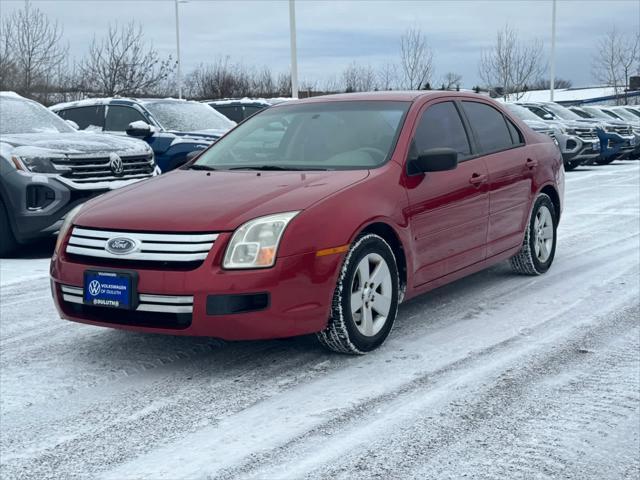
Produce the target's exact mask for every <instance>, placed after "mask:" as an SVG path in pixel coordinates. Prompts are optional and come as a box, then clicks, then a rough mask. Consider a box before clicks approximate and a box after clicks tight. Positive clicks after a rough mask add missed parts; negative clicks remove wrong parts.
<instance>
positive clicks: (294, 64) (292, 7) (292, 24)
mask: <svg viewBox="0 0 640 480" xmlns="http://www.w3.org/2000/svg"><path fill="white" fill-rule="evenodd" d="M289 31H290V39H291V96H292V97H293V98H298V53H297V49H296V4H295V0H289Z"/></svg>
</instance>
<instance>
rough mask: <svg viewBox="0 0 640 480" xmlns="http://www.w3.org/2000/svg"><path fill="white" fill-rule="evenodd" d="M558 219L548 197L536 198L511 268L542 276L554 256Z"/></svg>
mask: <svg viewBox="0 0 640 480" xmlns="http://www.w3.org/2000/svg"><path fill="white" fill-rule="evenodd" d="M557 228H558V218H557V216H556V209H555V207H554V205H553V202H552V201H551V198H549V196H548V195H546V194H544V193H541V194H540V195H538V198H536V201H535V203H534V204H533V209H532V211H531V218H530V219H529V224H528V225H527V231H526V232H525V235H524V241H523V242H522V247H521V248H520V251H519V252H518V253H516V254H515V255H514V256H513V257H511V268H513V270H515V271H516V272H518V273H522V274H525V275H542V274H543V273H545V272H546V271H547V270H549V267H551V264H552V263H553V258H554V257H555V254H556V239H557Z"/></svg>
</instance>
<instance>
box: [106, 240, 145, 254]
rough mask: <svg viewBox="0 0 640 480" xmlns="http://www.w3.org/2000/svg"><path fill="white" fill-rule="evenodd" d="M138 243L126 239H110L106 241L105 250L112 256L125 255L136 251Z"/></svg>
mask: <svg viewBox="0 0 640 480" xmlns="http://www.w3.org/2000/svg"><path fill="white" fill-rule="evenodd" d="M138 246H139V243H138V242H137V241H136V240H134V239H132V238H127V237H115V238H110V239H109V240H108V241H107V244H106V246H105V250H107V252H109V253H113V254H114V255H126V254H128V253H131V252H133V251H135V250H137V249H138Z"/></svg>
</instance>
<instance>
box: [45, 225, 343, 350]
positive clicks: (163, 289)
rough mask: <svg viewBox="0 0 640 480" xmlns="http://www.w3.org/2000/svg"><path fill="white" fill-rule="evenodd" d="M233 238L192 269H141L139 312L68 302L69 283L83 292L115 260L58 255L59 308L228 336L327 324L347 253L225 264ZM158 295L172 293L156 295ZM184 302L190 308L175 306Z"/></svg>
mask: <svg viewBox="0 0 640 480" xmlns="http://www.w3.org/2000/svg"><path fill="white" fill-rule="evenodd" d="M229 237H230V235H229V234H221V235H220V237H219V239H218V240H217V241H216V243H215V244H214V246H213V248H212V250H211V251H210V252H209V255H208V256H207V259H206V260H205V261H204V262H203V263H202V264H201V265H200V266H198V267H197V268H195V269H193V270H187V271H179V270H178V271H177V270H158V269H153V268H149V267H146V266H145V268H136V269H135V271H136V272H137V274H138V285H137V290H138V294H139V300H140V305H139V306H138V309H137V310H136V311H135V312H132V311H130V310H119V309H109V308H106V307H93V306H86V305H83V304H82V303H79V302H78V299H77V298H76V299H75V301H69V298H68V295H69V288H72V289H73V288H75V289H76V292H81V291H82V289H83V275H84V271H85V270H87V269H94V270H95V269H97V270H100V269H104V268H109V269H113V267H109V266H105V264H104V263H102V262H96V263H91V262H92V260H90V259H81V260H78V259H76V258H70V257H69V256H68V255H66V254H62V255H54V257H53V258H52V262H51V280H52V282H51V285H52V291H53V297H54V300H55V304H56V307H57V308H58V311H59V313H60V315H61V316H62V317H63V318H65V319H68V320H72V321H77V322H81V323H87V324H92V325H99V326H104V327H113V328H120V329H125V330H133V331H141V332H150V333H164V334H171V335H190V336H208V337H216V338H221V339H225V340H256V339H268V338H283V337H291V336H296V335H304V334H309V333H314V332H318V331H321V330H322V329H324V328H325V326H326V324H327V319H328V318H329V313H330V307H331V302H332V298H333V293H334V290H335V285H336V279H337V274H338V270H339V268H340V265H341V263H342V259H343V257H344V255H343V254H340V255H329V256H323V257H318V256H316V255H315V253H313V252H310V253H306V254H301V255H294V256H289V257H280V258H278V259H277V261H276V264H275V265H274V267H272V268H269V269H263V270H223V269H222V268H220V260H221V258H222V255H223V253H224V249H225V248H226V244H227V242H228V240H229ZM127 270H131V268H127ZM80 294H81V293H76V296H78V295H80ZM65 295H66V296H67V298H66V299H65ZM153 297H155V298H156V300H153ZM158 297H170V298H172V299H173V300H170V301H169V302H165V301H164V300H162V301H160V302H158V300H157V298H158ZM176 298H178V299H180V300H175V299H176ZM150 299H151V300H150ZM150 305H151V306H150ZM178 306H183V307H186V308H183V309H178V310H176V307H178ZM141 307H142V308H141Z"/></svg>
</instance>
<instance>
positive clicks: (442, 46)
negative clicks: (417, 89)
mask: <svg viewBox="0 0 640 480" xmlns="http://www.w3.org/2000/svg"><path fill="white" fill-rule="evenodd" d="M32 3H33V5H35V6H37V7H38V8H40V9H41V10H43V11H44V12H45V13H46V14H47V15H49V16H50V17H51V18H52V19H56V20H58V21H59V22H60V23H61V24H62V26H63V27H64V34H65V38H66V39H67V40H68V41H69V43H70V46H71V49H70V52H71V55H72V56H73V57H76V58H79V57H81V56H82V55H83V53H84V52H85V51H86V49H87V46H88V44H89V43H90V41H91V39H92V38H93V36H94V34H95V35H97V36H100V35H102V34H103V33H104V32H105V31H106V29H107V27H108V25H109V23H112V22H116V21H124V22H127V21H131V20H134V21H136V22H139V23H141V24H142V26H143V29H144V32H145V35H146V38H147V39H148V40H150V41H151V42H153V44H154V46H155V47H156V48H157V49H158V50H159V51H160V52H161V53H162V54H167V55H168V54H174V56H175V48H176V45H175V41H176V38H175V13H174V8H175V7H174V1H173V0H148V1H140V0H137V1H135V0H122V1H118V0H109V1H107V0H40V1H37V0H34V1H33V2H32ZM23 4H24V2H23V1H20V0H0V16H4V15H7V14H9V13H10V12H11V11H12V10H14V9H16V8H21V7H22V6H23ZM288 8H289V7H288V1H286V0H285V1H282V0H275V1H271V0H257V1H249V0H236V1H219V0H215V1H214V0H188V1H187V2H184V3H182V1H181V3H180V24H181V44H182V62H183V70H184V71H186V72H188V71H189V70H190V69H192V68H193V67H195V66H196V65H198V64H199V63H202V62H205V63H206V62H210V61H213V60H214V59H215V58H217V57H219V56H226V55H229V56H230V57H231V59H232V60H233V61H239V62H243V63H244V64H246V65H256V66H262V65H268V66H270V67H271V68H272V70H273V71H274V72H281V71H286V70H287V69H288V68H289V62H290V56H289V55H290V54H289V16H288V15H289V14H288ZM296 13H297V27H298V28H297V31H298V65H299V76H300V79H301V80H305V79H318V80H320V82H321V83H322V82H324V81H326V80H327V79H330V78H331V77H339V76H340V73H341V71H342V70H343V69H344V67H345V66H346V65H347V64H349V63H350V62H351V61H353V60H356V61H357V62H358V63H360V64H363V65H367V64H370V65H371V66H372V67H374V68H376V67H379V66H380V65H381V64H383V63H386V62H396V61H397V60H398V51H399V38H400V35H401V34H402V32H403V31H404V30H405V29H406V28H408V27H409V26H418V27H419V28H421V29H422V30H423V31H424V32H425V34H426V35H427V37H428V40H429V43H430V44H431V46H432V47H433V50H434V54H435V62H434V63H435V76H434V79H433V81H434V83H437V82H438V80H439V78H440V77H441V76H442V75H444V74H445V73H446V72H449V71H453V72H457V73H460V74H461V75H462V76H463V84H464V86H466V87H471V86H473V85H475V84H476V83H479V82H480V81H479V78H478V74H477V65H478V58H479V56H480V51H481V50H482V49H483V48H486V47H488V46H490V45H491V44H492V42H493V41H494V38H495V34H496V30H497V29H498V28H500V27H501V26H503V25H504V24H505V23H507V22H508V23H509V24H511V25H512V26H513V27H515V28H516V29H517V30H518V32H519V34H520V35H521V37H522V38H523V39H533V38H540V39H541V40H543V41H544V46H545V50H546V53H547V54H548V51H549V49H550V43H551V42H550V38H551V0H536V1H518V0H493V1H489V0H488V1H483V0H475V1H462V0H460V1H418V0H414V1H370V0H359V1H342V0H334V1H311V0H298V1H297V3H296ZM557 19H558V20H557V21H558V23H557V26H558V28H557V63H558V66H557V75H558V76H559V77H562V78H568V79H570V80H572V81H573V83H574V85H575V86H583V85H590V84H593V83H594V80H593V78H592V76H591V64H592V57H593V53H594V50H595V43H596V41H597V38H598V36H599V35H600V34H601V33H602V32H603V31H604V30H606V29H607V28H610V27H611V26H612V25H614V24H615V25H616V26H617V27H618V28H619V29H620V30H623V31H626V32H630V33H631V32H635V31H638V29H639V28H640V0H582V1H573V0H558V4H557Z"/></svg>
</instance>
